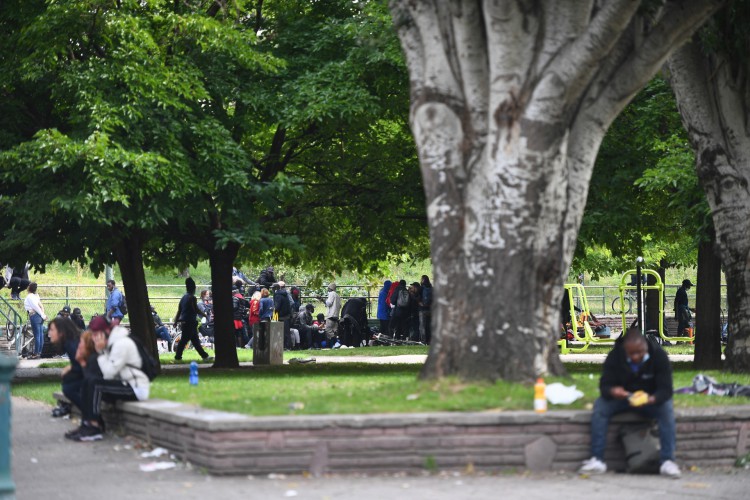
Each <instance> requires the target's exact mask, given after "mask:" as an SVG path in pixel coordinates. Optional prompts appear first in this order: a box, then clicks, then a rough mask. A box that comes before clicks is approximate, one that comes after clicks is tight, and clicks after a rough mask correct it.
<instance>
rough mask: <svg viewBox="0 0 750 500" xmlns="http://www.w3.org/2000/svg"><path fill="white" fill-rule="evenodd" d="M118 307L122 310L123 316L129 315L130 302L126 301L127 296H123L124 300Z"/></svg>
mask: <svg viewBox="0 0 750 500" xmlns="http://www.w3.org/2000/svg"><path fill="white" fill-rule="evenodd" d="M117 307H118V308H119V309H120V312H121V313H122V315H123V316H126V315H127V314H128V302H127V300H126V299H125V294H124V293H123V294H122V300H121V301H120V303H119V304H117Z"/></svg>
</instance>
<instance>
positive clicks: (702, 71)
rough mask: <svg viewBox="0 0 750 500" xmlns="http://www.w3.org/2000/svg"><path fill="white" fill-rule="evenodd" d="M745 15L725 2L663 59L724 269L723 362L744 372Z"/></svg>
mask: <svg viewBox="0 0 750 500" xmlns="http://www.w3.org/2000/svg"><path fill="white" fill-rule="evenodd" d="M749 16H750V4H749V3H748V2H746V1H736V2H730V3H729V5H728V6H727V7H726V8H724V9H722V10H721V11H720V12H719V13H717V15H716V16H714V18H712V20H711V22H710V23H708V24H707V26H706V28H705V29H704V30H702V31H701V32H700V35H699V36H695V37H693V39H692V40H691V41H690V43H688V44H686V45H685V46H684V47H683V48H681V49H680V50H679V51H677V52H675V54H674V55H672V57H670V59H669V62H668V70H669V75H670V81H671V84H672V87H673V89H674V91H675V95H676V97H677V103H678V106H679V109H680V114H681V115H682V119H683V123H684V125H685V128H686V129H687V131H688V134H689V137H690V141H691V143H692V146H693V148H694V150H695V158H696V161H695V170H696V173H697V175H698V179H699V181H700V184H701V186H702V187H703V190H704V191H705V193H706V197H707V199H708V203H709V206H710V209H711V216H712V218H713V223H714V228H715V233H716V242H717V246H718V251H719V254H720V261H721V265H722V267H723V269H724V274H725V276H726V282H727V304H728V308H729V318H728V329H729V331H730V332H731V336H730V339H729V342H728V344H727V348H726V350H725V354H726V366H727V368H728V369H730V370H731V371H734V372H744V373H747V372H748V371H750V265H749V263H750V261H748V255H750V232H749V231H748V230H747V226H748V220H750V193H749V192H748V185H750V157H749V156H748V152H749V151H750V134H748V129H747V119H748V110H749V109H750V108H749V105H750V102H749V98H750V83H748V76H750V66H749V65H748V61H747V51H748V48H749V44H748V41H750V38H748V33H747V29H746V25H747V21H748V19H750V17H749ZM714 260H715V261H718V259H714ZM716 265H717V264H714V266H715V267H716ZM715 273H716V274H718V272H715ZM707 278H708V276H707ZM701 279H702V278H700V277H699V283H698V285H699V286H702V281H701ZM701 313H702V312H701V310H699V311H698V316H699V317H700V315H701Z"/></svg>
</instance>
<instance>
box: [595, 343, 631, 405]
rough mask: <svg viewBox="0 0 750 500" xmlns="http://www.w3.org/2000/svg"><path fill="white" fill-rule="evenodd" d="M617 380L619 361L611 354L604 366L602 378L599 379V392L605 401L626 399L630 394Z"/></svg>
mask: <svg viewBox="0 0 750 500" xmlns="http://www.w3.org/2000/svg"><path fill="white" fill-rule="evenodd" d="M620 384H621V382H620V380H618V378H617V360H616V359H615V356H614V355H613V354H612V353H610V354H609V355H608V356H607V359H605V360H604V366H602V377H601V379H599V392H600V393H601V395H602V397H603V398H604V399H625V398H627V397H628V396H629V395H630V394H629V393H628V392H627V391H626V390H625V389H624V388H623V386H622V385H620Z"/></svg>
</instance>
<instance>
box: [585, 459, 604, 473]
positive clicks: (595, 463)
mask: <svg viewBox="0 0 750 500" xmlns="http://www.w3.org/2000/svg"><path fill="white" fill-rule="evenodd" d="M605 472H607V464H605V463H604V462H602V461H601V460H599V459H598V458H596V457H591V458H589V459H588V460H584V461H583V463H582V464H581V468H580V469H578V473H579V474H604V473H605Z"/></svg>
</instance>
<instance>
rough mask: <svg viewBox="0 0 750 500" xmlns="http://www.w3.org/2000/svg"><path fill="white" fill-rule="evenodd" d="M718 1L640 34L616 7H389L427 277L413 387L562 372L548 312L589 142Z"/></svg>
mask: <svg viewBox="0 0 750 500" xmlns="http://www.w3.org/2000/svg"><path fill="white" fill-rule="evenodd" d="M717 3H718V2H711V1H708V2H706V1H698V0H692V1H690V0H687V1H680V2H677V1H674V2H672V1H668V2H666V3H665V6H664V7H663V8H662V9H661V10H659V11H658V12H657V13H655V14H653V15H652V14H644V15H652V17H651V18H649V19H648V20H645V19H643V18H641V17H640V16H639V14H637V12H638V8H639V2H636V1H625V0H615V1H611V2H606V3H602V4H601V5H599V2H536V1H531V0H529V1H516V0H514V1H492V2H490V1H486V2H476V1H459V0H456V1H452V2H448V1H441V0H434V1H429V0H423V1H413V0H392V1H391V10H392V13H393V18H394V23H395V25H396V28H397V30H398V33H399V37H400V39H401V43H402V46H403V48H404V51H405V53H406V58H407V63H408V67H409V73H410V78H411V94H412V107H411V112H410V119H411V126H412V130H413V132H414V137H415V140H416V143H417V149H418V153H419V158H420V164H421V170H422V176H423V179H424V186H425V192H426V196H427V203H428V210H427V212H428V219H429V226H430V239H431V251H432V262H433V267H434V270H433V272H434V275H435V284H434V286H435V290H434V293H435V303H436V308H435V313H434V314H433V332H434V336H433V342H432V344H431V347H430V354H429V357H428V360H427V363H426V364H425V367H424V369H423V372H422V375H423V376H424V377H441V376H446V375H457V376H459V377H463V378H470V379H489V380H493V379H497V378H505V379H515V380H530V379H533V378H534V377H536V376H538V375H543V374H546V373H561V372H562V371H563V370H562V365H561V364H560V361H559V357H558V356H557V351H556V349H555V348H554V342H555V340H556V338H557V334H558V318H559V309H560V307H559V306H560V300H561V298H562V291H563V283H564V278H565V276H566V274H567V272H568V268H569V265H570V261H571V259H572V257H573V252H574V250H575V244H576V237H577V233H578V228H579V226H580V223H581V219H582V217H583V209H584V207H585V205H586V196H587V193H588V184H589V180H590V178H591V173H592V169H593V165H594V160H595V158H596V152H597V150H598V148H599V144H600V142H601V140H602V138H603V136H604V133H605V132H606V129H607V127H608V126H609V125H610V124H611V122H612V121H613V120H614V118H615V117H616V115H617V114H618V113H619V112H620V110H622V108H623V107H624V106H625V105H626V104H627V102H628V101H629V100H630V99H631V98H632V97H633V96H634V95H635V93H636V92H637V91H638V90H639V89H640V88H641V87H642V86H643V85H644V84H645V83H646V82H647V81H648V80H649V79H650V78H651V77H652V76H653V74H654V73H655V72H656V71H657V70H658V69H659V67H660V65H661V63H662V61H663V60H664V58H666V56H667V55H668V54H669V52H670V51H671V50H673V49H674V48H675V47H677V46H679V44H680V43H682V42H683V41H684V40H685V39H686V38H687V37H688V36H689V34H690V33H691V32H692V30H694V29H695V28H696V27H697V26H698V25H699V24H700V23H701V22H702V21H703V20H704V19H706V18H707V17H708V15H710V13H711V12H712V10H713V9H714V8H715V5H716V4H717ZM593 4H596V6H595V7H594V6H593ZM644 12H646V10H644ZM650 12H653V11H650Z"/></svg>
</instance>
